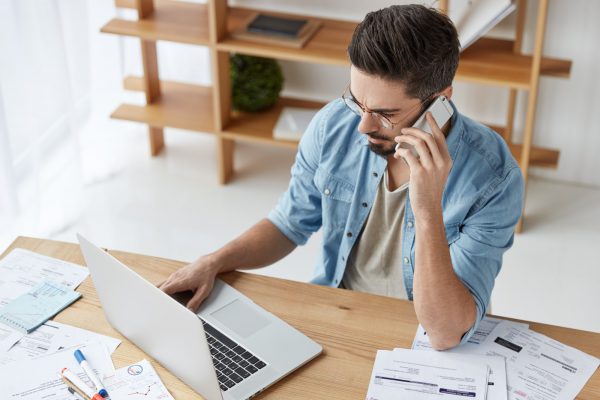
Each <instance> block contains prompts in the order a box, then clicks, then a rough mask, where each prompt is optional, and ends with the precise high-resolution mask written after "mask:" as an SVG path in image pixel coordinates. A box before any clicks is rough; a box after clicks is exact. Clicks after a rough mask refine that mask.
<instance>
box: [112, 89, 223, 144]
mask: <svg viewBox="0 0 600 400" xmlns="http://www.w3.org/2000/svg"><path fill="white" fill-rule="evenodd" d="M160 85H161V93H162V94H161V97H160V98H159V99H158V100H157V101H156V102H154V103H151V104H148V105H144V106H139V105H133V104H122V105H120V106H119V107H118V108H117V109H116V110H115V111H114V112H113V113H112V114H111V117H112V118H116V119H124V120H128V121H136V122H143V123H147V124H148V125H150V126H153V127H158V128H166V127H171V128H179V129H188V130H192V131H200V132H210V133H214V132H215V124H214V117H213V99H212V88H210V87H206V86H199V85H190V84H186V83H178V82H168V81H161V83H160ZM124 86H125V89H128V90H140V91H143V90H144V82H143V80H142V79H141V78H138V77H127V78H125V81H124Z"/></svg>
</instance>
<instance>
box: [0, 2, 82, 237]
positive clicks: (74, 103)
mask: <svg viewBox="0 0 600 400" xmlns="http://www.w3.org/2000/svg"><path fill="white" fill-rule="evenodd" d="M88 43H89V22H88V3H87V2H86V1H81V0H44V1H39V0H2V1H0V57H1V58H0V185H1V186H0V232H1V233H2V235H4V237H0V239H3V240H5V241H6V240H12V238H8V237H7V236H9V235H14V234H15V233H18V234H28V235H39V236H47V237H49V236H52V234H53V233H56V232H59V231H61V230H63V229H65V228H66V227H68V225H69V224H70V223H72V222H73V221H74V220H75V218H76V217H77V215H78V214H79V212H80V208H81V201H80V197H81V194H82V190H81V188H82V179H81V162H80V156H79V154H80V152H79V149H78V147H79V146H78V136H77V132H78V130H79V128H80V127H81V126H82V125H83V123H84V122H85V121H86V119H87V117H88V115H89V102H90V96H89V95H90V52H89V46H88Z"/></svg>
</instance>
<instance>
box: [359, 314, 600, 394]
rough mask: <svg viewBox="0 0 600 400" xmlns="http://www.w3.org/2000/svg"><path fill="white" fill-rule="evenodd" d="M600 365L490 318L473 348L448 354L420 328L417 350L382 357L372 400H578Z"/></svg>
mask: <svg viewBox="0 0 600 400" xmlns="http://www.w3.org/2000/svg"><path fill="white" fill-rule="evenodd" d="M599 365H600V360H598V359H597V358H596V357H592V356H590V355H588V354H586V353H583V352H581V351H579V350H577V349H575V348H573V347H570V346H567V345H565V344H562V343H560V342H557V341H556V340H554V339H551V338H549V337H547V336H545V335H542V334H540V333H537V332H534V331H532V330H531V329H529V326H528V325H527V324H523V323H518V322H512V321H506V320H501V319H497V318H490V317H487V318H484V320H483V321H481V323H480V325H479V327H478V329H477V331H476V332H475V333H474V334H473V336H472V337H471V339H470V340H469V341H468V342H467V343H465V344H463V345H461V346H458V347H455V348H453V349H450V350H446V351H443V352H437V351H435V350H434V349H433V348H432V347H431V344H430V341H429V338H428V337H427V333H426V332H425V330H424V329H423V327H421V326H419V328H418V329H417V333H416V335H415V339H414V341H413V345H412V349H411V350H407V349H395V350H394V351H379V352H378V353H377V358H376V360H375V365H374V367H373V373H372V376H371V381H370V383H369V391H368V393H367V399H368V400H386V399H398V398H407V399H438V398H440V397H449V398H456V396H464V397H470V398H474V399H486V400H522V399H535V400H572V399H574V398H575V397H576V396H577V394H578V393H579V392H580V391H581V389H583V387H584V386H585V383H586V382H587V381H588V380H589V379H590V378H591V376H592V375H593V374H594V372H595V371H596V369H597V368H598V366H599ZM482 374H485V377H486V378H485V379H486V386H487V388H486V389H485V390H484V389H482V388H481V386H480V385H479V384H478V383H479V382H480V381H481V379H482V378H481V377H482ZM452 385H455V386H452Z"/></svg>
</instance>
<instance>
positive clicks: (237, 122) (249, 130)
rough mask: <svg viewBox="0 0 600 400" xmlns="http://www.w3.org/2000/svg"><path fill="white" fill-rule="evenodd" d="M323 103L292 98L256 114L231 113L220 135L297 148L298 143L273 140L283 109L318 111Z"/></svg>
mask: <svg viewBox="0 0 600 400" xmlns="http://www.w3.org/2000/svg"><path fill="white" fill-rule="evenodd" d="M324 105H325V103H322V102H317V101H309V100H299V99H293V98H285V97H282V98H280V99H279V100H278V101H277V103H276V104H275V105H274V106H273V107H272V108H270V109H269V110H266V111H262V112H258V113H245V112H233V113H232V117H231V120H230V122H229V124H228V125H227V126H226V127H225V129H224V130H223V133H222V135H223V136H224V137H226V138H229V139H236V140H243V141H249V142H259V143H264V144H271V145H274V146H281V147H288V148H294V149H295V148H297V147H298V142H297V141H292V140H279V139H275V138H273V129H274V128H275V124H276V123H277V120H278V118H279V114H281V110H282V108H283V107H306V108H316V109H319V108H321V107H323V106H324Z"/></svg>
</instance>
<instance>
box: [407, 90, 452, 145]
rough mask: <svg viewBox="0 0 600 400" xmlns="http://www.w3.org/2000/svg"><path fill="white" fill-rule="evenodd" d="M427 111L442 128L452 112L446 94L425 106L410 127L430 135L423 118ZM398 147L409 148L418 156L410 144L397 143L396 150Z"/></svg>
mask: <svg viewBox="0 0 600 400" xmlns="http://www.w3.org/2000/svg"><path fill="white" fill-rule="evenodd" d="M427 112H431V115H432V116H433V119H434V120H435V122H436V123H437V126H439V127H440V128H442V127H443V126H444V125H446V122H448V120H449V119H450V118H451V117H452V114H454V109H453V108H452V106H451V105H450V100H448V99H447V98H446V96H439V97H438V98H436V99H435V100H434V102H433V103H431V105H430V106H429V107H427V110H425V111H424V112H423V114H421V116H420V117H419V119H417V122H415V123H414V124H413V126H412V127H413V128H417V129H420V130H422V131H423V132H426V133H429V134H430V135H431V134H432V132H431V127H430V126H429V124H428V123H427V119H426V118H425V115H426V114H427ZM399 148H404V149H411V150H412V153H413V154H414V155H415V157H419V155H418V154H417V151H416V150H415V149H414V147H413V146H411V145H410V144H407V143H398V144H397V145H396V151H398V149H399Z"/></svg>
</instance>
